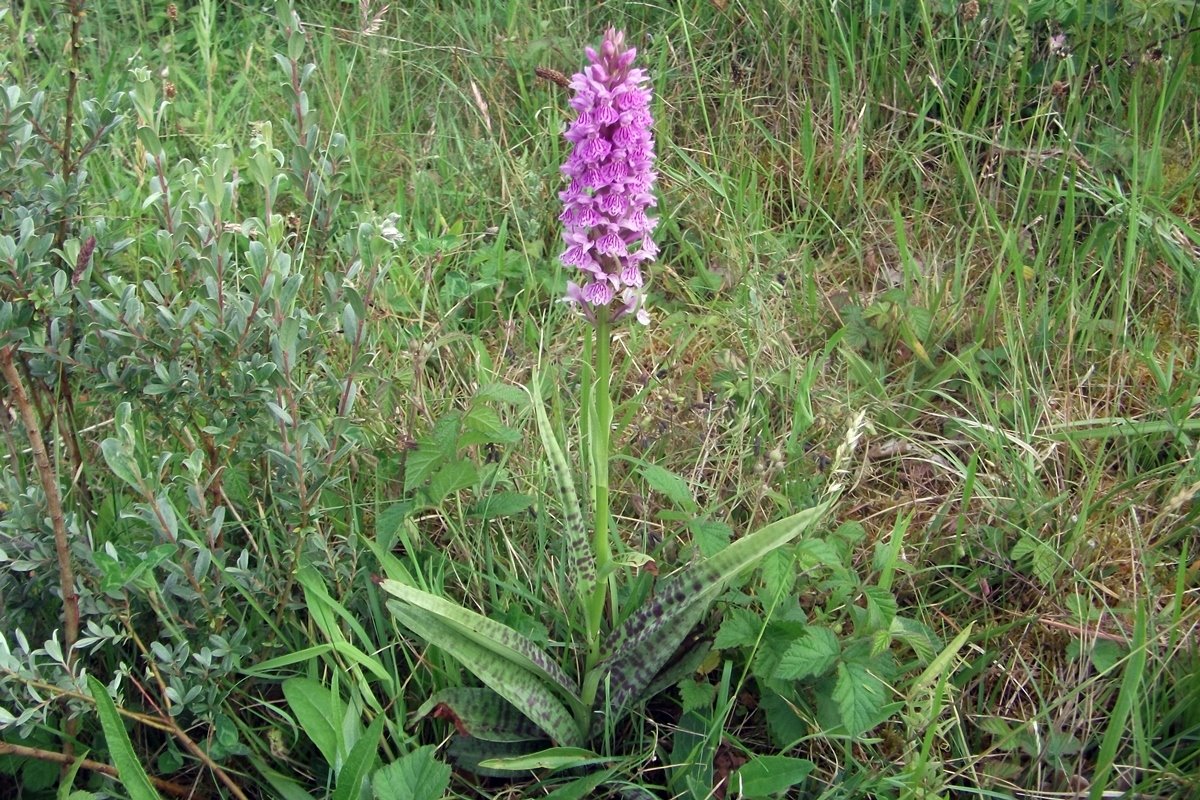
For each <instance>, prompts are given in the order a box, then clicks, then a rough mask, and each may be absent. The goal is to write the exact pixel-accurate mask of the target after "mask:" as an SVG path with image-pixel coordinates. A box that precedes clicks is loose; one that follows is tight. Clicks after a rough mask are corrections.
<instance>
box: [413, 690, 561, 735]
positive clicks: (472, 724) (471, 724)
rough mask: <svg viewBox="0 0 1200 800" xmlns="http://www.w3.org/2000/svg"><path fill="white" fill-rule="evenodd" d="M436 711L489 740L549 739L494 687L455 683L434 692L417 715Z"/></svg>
mask: <svg viewBox="0 0 1200 800" xmlns="http://www.w3.org/2000/svg"><path fill="white" fill-rule="evenodd" d="M430 714H432V715H433V716H434V717H438V718H442V719H448V720H449V721H450V722H451V723H453V724H454V727H455V728H456V729H457V730H458V732H459V733H460V734H462V735H464V736H474V737H475V738H477V739H486V740H488V741H489V742H534V741H538V740H541V741H545V740H546V734H545V733H544V732H543V731H542V730H541V728H539V727H538V726H536V725H534V724H533V722H531V721H530V720H529V718H528V717H526V716H525V715H524V714H522V713H521V712H519V711H517V709H516V708H515V707H513V705H512V703H509V702H508V701H507V700H505V699H504V698H503V697H501V696H500V695H498V694H496V693H495V692H493V691H492V690H491V689H485V688H479V687H470V686H452V687H450V688H447V689H442V690H441V691H440V692H436V693H434V694H433V695H432V696H431V697H430V698H429V699H428V700H426V701H425V702H424V703H422V704H421V707H420V708H418V709H417V710H416V713H414V714H413V719H414V721H415V720H420V719H424V718H425V717H427V716H429V715H430Z"/></svg>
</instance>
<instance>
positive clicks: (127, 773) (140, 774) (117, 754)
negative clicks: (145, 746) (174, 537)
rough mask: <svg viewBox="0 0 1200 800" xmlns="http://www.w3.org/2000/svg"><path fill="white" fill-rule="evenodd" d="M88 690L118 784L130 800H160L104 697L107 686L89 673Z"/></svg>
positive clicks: (105, 696)
mask: <svg viewBox="0 0 1200 800" xmlns="http://www.w3.org/2000/svg"><path fill="white" fill-rule="evenodd" d="M88 689H89V691H91V693H92V699H93V700H95V701H96V711H98V712H99V714H100V727H101V728H102V729H103V730H104V741H105V743H106V744H107V745H108V753H109V755H110V756H112V760H113V766H114V767H116V768H117V775H118V776H120V778H121V783H122V784H123V785H124V786H125V790H126V791H128V792H129V798H130V800H160V799H159V795H158V792H157V791H155V789H154V784H152V783H151V782H150V776H148V775H147V774H146V770H145V769H144V768H143V767H142V764H141V762H140V761H138V759H137V754H136V753H134V751H133V742H131V741H130V740H129V734H128V733H126V732H125V724H124V723H123V722H121V715H120V714H119V713H117V706H116V704H115V703H113V701H112V698H111V697H109V696H108V688H107V687H106V686H105V685H104V684H103V683H101V682H100V681H98V680H96V678H94V677H93V676H91V675H89V676H88Z"/></svg>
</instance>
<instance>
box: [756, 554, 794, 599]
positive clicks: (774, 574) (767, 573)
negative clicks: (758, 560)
mask: <svg viewBox="0 0 1200 800" xmlns="http://www.w3.org/2000/svg"><path fill="white" fill-rule="evenodd" d="M760 571H761V574H762V590H761V591H759V592H758V593H757V594H758V597H759V598H760V599H761V600H762V604H763V605H764V606H767V607H771V606H773V605H774V604H775V603H776V602H778V600H779V599H780V598H783V597H786V596H788V595H790V594H791V593H792V587H794V586H795V585H796V556H795V554H794V553H792V552H790V551H788V550H785V549H783V548H779V549H778V550H774V551H773V552H771V553H768V554H767V555H766V556H764V557H763V560H762V568H761V570H760Z"/></svg>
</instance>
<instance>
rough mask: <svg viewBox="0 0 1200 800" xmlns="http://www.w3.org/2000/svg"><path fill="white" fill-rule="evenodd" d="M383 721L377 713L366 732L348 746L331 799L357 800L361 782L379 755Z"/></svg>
mask: <svg viewBox="0 0 1200 800" xmlns="http://www.w3.org/2000/svg"><path fill="white" fill-rule="evenodd" d="M385 721H386V720H385V718H384V716H383V714H379V715H377V716H376V717H375V719H373V720H371V725H370V727H368V728H367V732H366V733H364V734H363V735H362V736H361V737H359V740H358V741H357V742H355V743H354V747H351V748H350V752H349V753H348V754H347V755H346V762H345V763H344V764H342V768H341V769H340V770H338V776H337V788H335V789H334V790H333V800H358V797H359V796H360V795H361V794H362V789H363V784H364V782H365V781H366V780H367V776H368V775H370V774H371V771H372V770H373V769H374V768H375V761H376V759H377V757H378V755H379V737H380V736H382V735H383V725H384V722H385Z"/></svg>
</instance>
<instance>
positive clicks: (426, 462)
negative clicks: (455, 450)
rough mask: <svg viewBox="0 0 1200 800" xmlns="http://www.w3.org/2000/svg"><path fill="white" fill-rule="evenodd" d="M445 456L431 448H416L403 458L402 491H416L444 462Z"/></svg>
mask: <svg viewBox="0 0 1200 800" xmlns="http://www.w3.org/2000/svg"><path fill="white" fill-rule="evenodd" d="M445 461H446V459H445V457H444V456H443V455H442V454H441V453H439V452H438V451H437V450H434V449H432V448H425V449H420V448H418V449H416V450H414V451H412V452H411V453H409V454H408V455H407V456H406V457H405V458H404V491H405V492H406V493H409V492H414V491H416V490H417V489H418V488H419V487H420V486H421V484H422V483H424V481H425V479H426V478H428V477H429V476H430V475H431V474H432V473H433V471H434V470H435V469H437V468H438V466H439V465H441V464H443V463H445Z"/></svg>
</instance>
